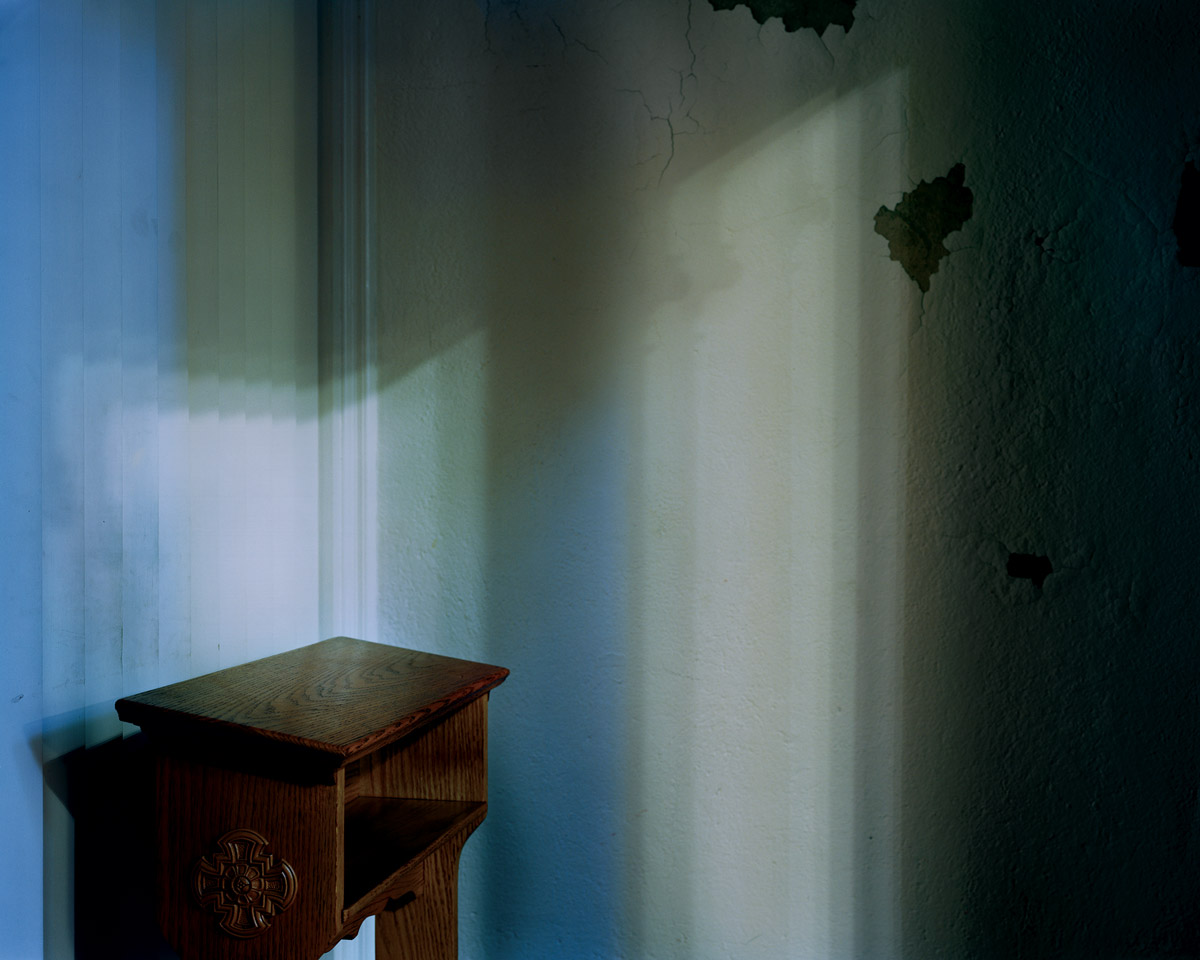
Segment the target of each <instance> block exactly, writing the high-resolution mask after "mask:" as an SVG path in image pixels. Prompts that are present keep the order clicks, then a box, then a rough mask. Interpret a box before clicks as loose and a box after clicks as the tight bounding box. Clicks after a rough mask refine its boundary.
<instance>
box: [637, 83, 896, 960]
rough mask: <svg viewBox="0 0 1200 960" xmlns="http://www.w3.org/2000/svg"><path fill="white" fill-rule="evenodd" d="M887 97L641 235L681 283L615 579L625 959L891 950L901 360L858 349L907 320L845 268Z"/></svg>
mask: <svg viewBox="0 0 1200 960" xmlns="http://www.w3.org/2000/svg"><path fill="white" fill-rule="evenodd" d="M902 91H903V84H902V77H901V76H899V75H896V76H893V77H890V78H887V79H886V80H882V81H878V82H877V83H876V84H874V85H873V86H871V87H869V88H868V89H866V90H856V91H851V92H849V93H846V94H844V95H842V96H841V97H837V98H834V97H826V98H825V99H824V100H823V101H819V102H815V103H812V104H810V105H809V106H808V107H807V108H806V109H805V110H802V111H798V112H797V113H796V114H795V115H793V116H789V117H787V118H785V119H784V120H783V121H780V122H778V123H777V124H775V125H774V126H773V127H771V128H770V129H769V130H767V131H765V132H763V133H762V134H761V135H760V136H758V137H757V138H755V139H754V140H753V141H752V142H749V143H746V144H744V145H742V146H741V147H739V148H738V149H737V150H735V151H734V152H733V153H732V154H730V155H727V156H725V157H723V158H721V159H719V160H717V161H716V162H714V163H711V164H709V165H707V166H705V167H703V168H702V169H701V170H699V171H698V172H697V173H695V174H693V175H692V176H691V177H689V178H688V179H687V180H686V181H685V182H683V183H681V184H679V185H678V186H677V187H676V188H675V189H674V190H673V191H671V193H670V194H669V196H668V198H667V199H666V201H665V202H664V203H663V205H662V206H661V207H660V208H659V209H658V210H657V211H656V212H657V213H658V214H659V215H660V216H661V220H660V221H659V230H660V233H659V235H660V236H661V237H663V238H664V244H663V248H662V249H661V250H655V251H647V256H649V257H650V258H651V260H652V264H651V265H650V269H651V272H654V270H655V267H657V268H658V269H659V271H660V272H662V273H664V274H667V273H671V272H674V271H681V272H683V273H684V274H686V277H687V279H686V280H685V281H684V282H683V283H682V284H681V288H682V290H683V294H682V296H681V297H679V298H678V299H677V300H675V301H673V302H670V303H668V304H665V305H663V306H661V307H659V308H658V309H657V310H656V311H655V312H654V314H653V317H652V318H651V322H650V323H649V325H648V326H647V327H646V329H645V330H644V331H643V332H642V334H641V339H640V344H641V348H642V350H643V351H644V352H643V354H642V359H641V367H640V372H641V379H642V385H641V388H640V401H641V402H640V409H639V410H638V416H639V418H640V429H641V437H640V444H639V447H640V450H639V453H638V455H637V462H636V466H635V471H634V473H635V480H634V493H633V495H632V497H631V506H632V507H633V517H632V519H631V523H632V529H633V530H634V531H635V536H636V540H637V545H636V547H635V551H634V552H635V556H636V558H637V559H636V561H635V565H634V568H633V570H632V573H633V576H634V579H635V580H636V581H637V582H639V583H644V584H648V585H653V586H652V588H649V587H648V588H643V589H642V590H641V591H639V592H640V594H641V597H642V602H641V603H640V604H638V605H637V606H636V607H635V616H634V624H633V629H634V643H633V644H632V648H631V659H632V661H633V662H632V663H631V668H632V670H633V671H634V672H636V673H638V674H640V675H643V676H644V678H645V679H643V680H642V681H641V682H640V684H639V688H640V690H641V697H640V699H639V701H638V702H635V703H634V704H632V709H633V711H634V719H633V723H632V729H633V730H634V731H636V733H635V735H636V736H638V737H640V738H641V739H642V740H643V743H642V745H641V746H640V748H639V749H638V751H637V753H638V755H639V756H640V757H641V758H642V763H641V766H640V769H639V770H638V771H637V772H636V775H635V777H634V781H635V784H636V786H635V787H634V788H633V792H632V794H631V797H630V804H631V807H633V808H635V809H636V810H637V818H636V820H634V821H633V824H634V825H633V827H632V829H631V834H630V836H629V838H628V842H629V843H630V844H631V845H632V848H633V849H632V850H631V863H636V864H637V866H638V873H637V874H636V875H635V876H631V877H629V878H628V879H629V881H630V883H631V888H630V892H631V895H632V897H631V902H632V903H633V904H635V905H636V906H635V907H634V909H635V911H637V912H640V913H641V914H642V915H643V916H642V919H641V921H640V922H639V923H638V924H637V926H638V928H639V929H640V930H641V931H643V937H644V942H643V943H642V944H641V948H642V949H644V950H645V951H646V954H647V955H654V956H684V955H701V956H705V955H715V954H716V953H718V952H720V951H721V950H728V949H733V948H734V945H737V949H738V955H739V956H762V957H777V956H781V955H785V954H788V955H794V956H825V957H839V956H844V957H850V956H857V955H861V950H862V947H863V944H864V943H868V942H870V943H872V944H874V945H875V946H886V945H887V943H888V940H889V934H892V933H894V931H893V930H892V927H893V924H894V918H893V916H892V911H893V909H894V904H893V903H892V897H893V895H892V893H891V872H892V871H893V869H894V864H893V862H892V854H891V845H892V843H893V837H892V830H893V823H894V820H893V818H894V810H893V809H892V805H891V799H892V795H893V791H894V785H893V783H892V777H893V776H894V757H893V749H892V743H891V738H892V737H894V734H895V731H894V726H893V725H894V720H895V718H894V716H893V715H892V714H891V710H892V703H891V699H890V698H891V696H892V690H891V686H892V685H893V684H894V675H893V673H892V671H894V669H895V661H894V659H893V658H892V651H894V649H895V646H894V645H895V640H896V635H895V633H894V631H895V628H896V626H897V623H898V620H897V615H896V606H897V604H898V600H899V589H898V585H897V584H896V582H895V579H894V577H895V573H896V564H895V562H894V559H893V560H892V562H890V563H886V565H885V567H883V568H880V567H878V566H873V565H872V564H873V561H872V562H868V561H867V560H866V559H865V558H864V556H863V554H864V552H865V551H867V550H873V551H882V552H883V553H884V556H885V557H886V556H887V555H888V554H889V552H890V555H891V556H892V557H893V558H894V557H895V556H896V554H897V549H898V548H897V541H896V538H897V536H898V533H899V509H900V488H899V480H900V475H899V465H900V461H899V454H898V451H899V441H898V429H899V425H900V424H902V422H903V416H902V392H901V380H900V373H901V369H902V352H899V351H898V350H897V348H898V347H899V346H900V345H902V343H903V337H902V336H900V335H897V334H894V333H892V334H889V333H888V332H886V331H885V332H884V333H883V335H882V336H874V335H871V336H868V335H867V333H866V331H867V330H868V329H870V328H873V327H875V326H876V325H877V323H878V321H880V320H881V319H884V318H886V322H887V324H888V325H889V328H890V329H891V330H897V329H899V328H902V327H903V326H904V324H905V320H904V317H903V307H902V305H903V304H905V303H906V302H907V301H906V298H905V297H904V296H903V295H901V296H898V297H896V298H895V299H893V300H890V301H889V300H888V299H886V297H885V295H884V294H885V293H887V294H895V293H897V292H898V291H896V290H895V286H896V285H895V284H894V283H893V284H886V283H885V284H882V285H880V286H876V285H875V284H876V283H877V282H878V277H877V275H876V273H877V272H876V270H875V269H874V268H873V267H874V265H864V262H863V261H864V251H863V245H864V238H865V236H866V235H867V232H868V230H869V222H870V220H869V213H867V214H866V216H864V212H865V210H864V207H866V208H868V209H869V204H870V200H869V197H870V196H871V193H870V191H869V190H866V189H864V184H863V182H862V181H861V179H860V177H862V176H863V173H864V172H866V173H867V175H868V176H869V177H870V180H871V183H872V185H873V186H878V184H879V182H880V180H881V179H882V178H886V179H887V180H893V181H897V182H896V184H895V185H896V186H897V187H899V186H900V185H901V182H902V181H900V178H899V177H898V176H897V174H896V171H897V170H898V169H899V164H898V163H897V160H898V156H897V152H896V151H892V152H890V153H889V152H883V153H877V154H875V155H874V156H867V157H865V158H864V157H863V143H862V141H863V137H864V134H866V132H867V129H866V118H868V117H870V118H871V119H872V120H873V121H874V122H880V121H881V120H882V119H883V117H884V116H887V117H888V118H889V120H890V122H893V123H894V124H895V125H896V128H897V129H899V128H900V125H901V121H900V118H899V107H900V100H899V98H900V97H901V96H902ZM898 140H900V141H902V138H898ZM899 146H901V143H898V144H897V147H899ZM875 195H876V196H878V194H875ZM656 258H661V259H660V260H659V259H656ZM864 372H866V373H869V374H870V375H871V376H872V377H877V378H879V379H878V380H876V381H875V382H873V383H872V384H871V385H870V386H869V388H867V389H869V390H870V393H871V397H870V403H871V407H870V409H871V414H870V415H871V416H872V417H873V418H875V419H876V422H875V423H874V424H873V425H870V426H868V427H867V428H866V430H865V431H864V422H863V420H864V416H865V410H866V403H865V402H864V398H863V396H862V393H863V390H864V385H863V384H862V382H861V381H862V378H863V375H864ZM880 404H884V406H882V407H880V406H879V405H880ZM864 444H870V445H874V447H875V449H872V451H871V454H870V456H868V457H865V458H864V457H862V456H860V447H861V446H863V445H864ZM880 445H881V446H882V449H879V447H880ZM864 511H870V514H871V519H870V522H871V524H872V526H871V528H870V529H866V528H865V526H864V524H865V522H866V518H865V517H864V513H863V512H864ZM868 594H870V596H869V598H868V596H867V595H868ZM864 669H865V670H866V671H867V672H868V673H869V674H870V675H869V676H866V677H863V678H861V679H860V677H859V674H860V672H861V671H863V670H864ZM862 684H866V686H867V687H868V688H869V689H871V690H872V691H873V692H874V693H876V694H881V695H882V696H881V697H878V698H876V697H872V699H871V700H869V701H865V700H863V699H862ZM867 756H869V759H870V769H869V770H864V768H863V766H862V765H861V764H860V762H859V761H860V760H861V759H863V758H864V757H867ZM864 773H866V774H867V776H869V777H870V778H871V779H872V781H873V782H872V783H871V784H863V783H862V782H861V780H862V779H863V774H864ZM864 805H869V806H870V809H869V810H868V809H866V808H865V806H864ZM864 831H866V832H867V833H868V835H869V837H870V847H869V849H867V847H866V846H865V845H864V844H863V843H862V842H861V841H862V837H861V834H862V833H863V832H864ZM867 875H869V876H867ZM681 878H687V879H686V881H682V879H681ZM683 936H686V943H687V946H686V947H681V945H680V944H681V939H680V938H681V937H683Z"/></svg>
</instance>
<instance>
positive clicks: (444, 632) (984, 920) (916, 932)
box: [376, 0, 1200, 960]
mask: <svg viewBox="0 0 1200 960" xmlns="http://www.w3.org/2000/svg"><path fill="white" fill-rule="evenodd" d="M717 5H719V6H728V4H717ZM713 6H714V5H713V4H710V3H707V2H701V0H690V2H685V0H677V2H668V0H663V2H656V3H652V4H624V3H616V2H613V3H607V2H597V3H589V4H586V5H580V4H565V3H553V2H548V0H543V2H512V3H509V2H505V3H500V2H492V3H480V4H474V3H469V2H457V3H446V4H439V5H436V6H433V5H423V6H421V7H418V5H415V4H380V9H379V16H380V22H379V24H378V30H377V34H376V36H377V48H376V56H377V68H378V72H377V76H376V95H377V98H378V99H377V104H376V107H377V121H378V127H377V132H378V152H377V155H376V160H377V164H378V169H377V173H378V178H379V179H378V198H379V207H378V228H379V257H380V259H379V266H378V269H379V281H380V285H379V307H380V313H379V323H380V346H381V356H380V368H379V376H380V391H381V392H380V398H379V401H380V406H379V411H380V436H381V441H380V443H381V449H380V475H379V496H380V557H379V571H380V583H381V597H380V622H381V624H382V625H383V632H384V634H385V637H386V638H387V639H390V640H393V641H395V642H401V643H407V644H411V645H414V646H424V647H428V648H431V649H438V650H441V651H443V652H447V653H452V654H458V655H463V656H470V657H475V658H479V659H484V660H491V661H494V662H498V663H503V664H505V665H507V666H509V667H511V668H512V669H513V675H512V678H511V679H510V681H509V682H508V683H506V684H505V686H504V687H503V688H501V689H500V690H499V691H497V693H496V695H495V696H494V697H493V701H492V702H493V708H492V709H493V724H492V727H493V731H492V737H493V752H492V785H493V786H492V792H493V803H492V813H491V816H490V819H489V821H488V823H487V824H486V825H485V827H484V828H483V830H482V831H481V832H480V834H479V835H478V836H477V837H476V838H475V839H473V840H472V841H471V843H470V844H469V845H468V847H467V851H466V853H465V854H464V861H463V938H464V940H463V953H464V956H466V957H474V958H484V957H512V958H526V957H534V956H536V957H580V958H585V957H595V958H607V957H617V956H623V957H630V958H667V957H678V958H717V957H730V956H736V957H739V958H743V957H744V958H753V957H762V958H779V960H783V958H810V957H811V958H833V957H846V958H849V957H866V956H870V957H883V956H903V957H906V958H914V960H917V958H920V960H923V958H927V957H965V956H971V957H1043V956H1072V957H1135V956H1136V957H1150V956H1192V955H1197V953H1198V951H1200V943H1197V941H1196V933H1195V931H1196V930H1197V929H1200V927H1198V926H1197V921H1198V920H1200V918H1198V917H1197V916H1196V911H1197V903H1198V902H1200V901H1197V899H1196V897H1195V891H1196V889H1197V879H1198V872H1197V871H1198V870H1200V833H1198V832H1197V827H1198V826H1200V822H1198V821H1197V816H1198V814H1197V802H1196V799H1197V789H1198V787H1200V776H1198V771H1197V746H1198V744H1197V732H1198V731H1197V724H1198V723H1200V716H1198V715H1197V710H1196V708H1197V697H1196V692H1197V680H1198V679H1200V678H1198V677H1197V669H1198V667H1197V658H1196V654H1195V649H1194V647H1195V641H1194V625H1195V622H1196V613H1197V601H1196V600H1194V599H1193V596H1194V591H1193V590H1192V588H1191V581H1192V574H1193V569H1194V565H1193V563H1192V562H1191V560H1192V545H1193V543H1194V542H1195V538H1196V535H1197V533H1198V532H1200V531H1197V529H1196V525H1197V516H1196V502H1197V499H1196V479H1197V475H1196V464H1195V461H1194V455H1195V452H1196V450H1195V448H1196V438H1195V423H1196V413H1195V406H1194V401H1195V398H1196V390H1197V385H1198V380H1197V359H1196V349H1197V340H1196V331H1195V328H1194V324H1195V322H1196V317H1197V315H1198V312H1197V307H1198V306H1200V302H1198V290H1197V282H1198V281H1197V275H1196V272H1195V270H1194V268H1189V267H1187V266H1185V265H1184V264H1183V263H1181V261H1180V258H1179V257H1178V256H1177V245H1178V244H1177V236H1180V237H1186V236H1190V235H1189V234H1188V233H1187V229H1188V228H1187V227H1186V225H1184V227H1183V229H1182V232H1181V227H1180V218H1181V217H1182V218H1184V219H1186V217H1187V214H1186V210H1187V208H1188V206H1187V204H1186V203H1184V202H1182V201H1181V191H1182V190H1183V187H1184V185H1185V180H1184V173H1185V169H1186V163H1187V161H1188V160H1189V158H1190V159H1191V161H1192V162H1193V163H1195V162H1196V160H1197V159H1198V158H1200V157H1198V148H1200V103H1198V102H1197V94H1196V91H1197V90H1198V89H1200V64H1198V63H1197V61H1196V59H1195V56H1194V51H1195V49H1196V42H1197V39H1198V38H1200V33H1198V31H1200V15H1198V14H1197V13H1196V12H1195V11H1194V8H1192V7H1191V6H1190V5H1186V4H1181V3H1161V4H1140V5H1136V9H1130V8H1129V5H1126V4H1119V3H1115V2H1101V3H1096V4H1091V5H1087V7H1086V9H1085V8H1082V7H1073V8H1071V9H1069V10H1068V9H1064V10H1063V11H1058V10H1056V9H1055V10H1048V9H1047V8H1046V6H1045V5H1044V4H1035V3H1025V2H1021V3H1016V4H1007V5H1003V6H1001V5H998V4H993V3H986V2H973V3H972V2H967V3H962V2H955V3H950V2H939V0H905V2H887V3H884V2H870V0H862V2H859V3H858V4H857V5H854V4H847V3H831V4H820V3H812V4H806V3H797V4H790V5H789V4H774V5H772V4H766V3H756V4H753V5H752V6H753V7H754V9H753V10H752V9H750V8H749V7H747V6H745V5H733V6H732V9H729V10H720V11H718V10H714V9H713ZM793 8H794V9H793ZM801 8H803V9H801ZM834 8H836V10H835V13H836V15H837V16H839V17H842V18H843V19H842V20H838V21H834V25H832V26H828V27H827V29H823V31H822V32H821V33H820V35H818V33H817V32H816V30H814V29H812V28H811V24H810V26H809V27H805V26H800V25H799V22H793V23H792V26H795V27H797V28H796V29H793V30H791V31H788V30H785V29H784V21H783V20H781V19H779V18H778V17H775V18H772V17H771V16H768V14H769V13H771V12H772V11H774V12H775V13H777V14H779V13H783V12H785V11H787V10H792V13H793V14H794V15H795V16H796V17H809V18H811V17H813V16H817V15H818V14H820V13H821V11H822V10H825V14H823V15H824V16H826V17H827V18H828V17H829V16H831V15H832V14H830V13H829V11H830V10H834ZM847 8H849V9H852V11H853V16H852V19H851V22H850V25H849V29H848V30H847V29H846V27H845V25H844V20H845V15H846V9H847ZM814 11H816V12H815V13H814ZM756 16H757V18H758V20H761V21H762V22H761V23H760V22H758V21H757V20H756ZM800 22H808V21H800ZM960 165H961V167H960ZM956 178H958V179H957V181H956ZM956 182H957V183H958V184H961V185H963V186H964V187H965V188H966V189H967V190H969V191H970V196H971V203H970V205H969V209H968V208H967V207H966V206H965V205H964V203H963V199H964V198H963V197H962V196H961V195H960V196H958V197H957V203H958V205H957V206H954V202H955V196H954V195H953V191H950V190H949V187H953V186H954V185H955V183H956ZM939 183H942V184H946V185H948V186H947V187H945V188H943V187H939V186H938V184H939ZM923 184H924V185H927V186H926V187H925V188H924V189H923V188H922V185H923ZM939 198H941V199H939ZM947 199H948V201H949V202H950V206H949V207H939V206H938V204H939V203H941V202H942V200H947ZM914 210H916V211H918V213H914V212H913V211H914ZM885 211H890V213H885ZM880 214H885V215H884V217H883V221H884V223H883V224H882V226H883V229H882V230H880V232H876V224H877V223H880V221H879V215H880ZM1192 217H1193V218H1194V214H1192ZM1193 222H1194V221H1193ZM931 225H932V226H931ZM889 230H890V231H891V232H890V233H889V232H887V231H889ZM880 233H884V235H883V236H881V235H880ZM897 236H903V237H906V239H903V242H902V246H904V248H905V249H906V250H907V254H905V255H904V256H901V255H900V254H899V253H897V250H898V249H899V247H897V246H895V244H896V243H897V241H896V237H897ZM889 241H891V243H889ZM939 243H944V251H943V250H942V249H941V248H939V247H938V244H939ZM893 255H895V256H897V258H898V259H899V260H900V261H901V262H897V260H894V259H892V256H893ZM906 257H907V262H905V258H906ZM931 266H933V267H936V269H931ZM923 287H927V288H928V289H927V290H924V291H923V289H922V288H923Z"/></svg>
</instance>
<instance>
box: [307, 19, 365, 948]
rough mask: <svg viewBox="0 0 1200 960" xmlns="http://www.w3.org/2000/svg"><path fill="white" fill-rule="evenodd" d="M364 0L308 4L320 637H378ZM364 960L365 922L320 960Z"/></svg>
mask: <svg viewBox="0 0 1200 960" xmlns="http://www.w3.org/2000/svg"><path fill="white" fill-rule="evenodd" d="M373 13H374V11H373V2H372V0H320V6H319V37H320V41H319V42H320V50H319V54H318V57H319V63H320V71H321V76H320V81H319V92H318V96H319V102H320V121H319V122H320V128H319V129H320V134H319V139H320V143H321V154H320V164H321V166H320V171H319V175H318V176H319V182H320V194H321V199H320V223H319V227H318V231H319V242H320V274H321V281H320V283H321V293H320V345H319V352H320V411H321V429H320V446H321V468H320V484H321V549H320V554H321V586H320V594H321V601H320V608H321V612H320V622H321V633H322V635H323V636H326V637H328V636H335V635H339V634H344V635H349V636H356V637H362V638H364V639H368V640H373V639H376V638H377V637H378V630H377V609H378V587H377V583H378V575H377V572H376V571H377V562H378V561H377V556H378V550H377V527H378V522H377V519H376V518H377V516H378V514H377V512H376V502H377V498H376V476H377V449H378V447H377V442H376V437H377V434H378V427H377V424H378V418H377V414H376V396H375V392H376V376H375V356H376V354H375V284H374V277H375V242H374V221H375V216H374V181H373V167H374V164H373V158H374V135H373V134H374V131H373V110H372V102H373V96H372V89H373V81H372V70H371V33H372V29H371V24H372V21H373ZM326 956H327V957H328V958H332V960H374V957H375V934H374V921H373V919H368V920H367V922H366V923H364V924H363V927H362V929H361V930H360V931H359V935H358V936H357V937H356V938H355V939H354V940H352V941H342V943H340V944H339V945H338V946H337V947H336V948H335V949H334V950H333V951H331V952H330V953H329V954H327V955H326Z"/></svg>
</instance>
